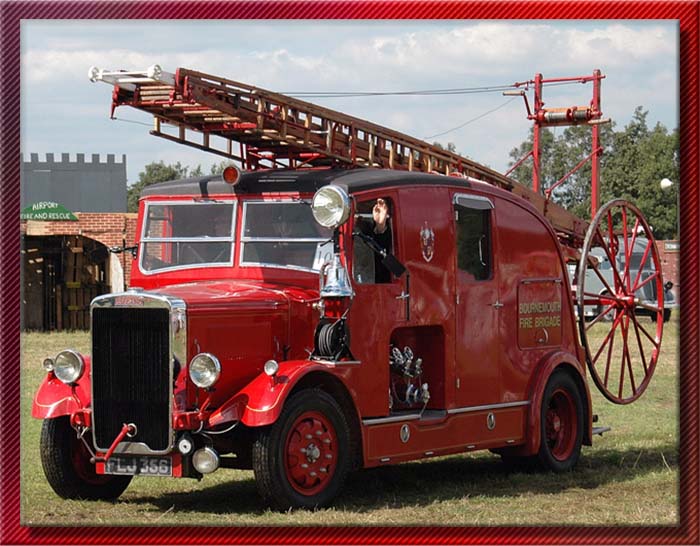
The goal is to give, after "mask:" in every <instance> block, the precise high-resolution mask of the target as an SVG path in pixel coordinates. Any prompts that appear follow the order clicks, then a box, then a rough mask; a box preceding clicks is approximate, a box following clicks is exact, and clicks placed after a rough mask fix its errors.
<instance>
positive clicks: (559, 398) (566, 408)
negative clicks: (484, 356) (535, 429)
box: [545, 389, 578, 461]
mask: <svg viewBox="0 0 700 546" xmlns="http://www.w3.org/2000/svg"><path fill="white" fill-rule="evenodd" d="M577 427H578V422H577V419H576V406H575V404H574V400H573V398H572V397H571V394H570V393H569V391H567V390H565V389H557V390H555V391H554V392H553V393H552V397H551V398H550V401H549V407H548V408H547V415H546V418H545V436H546V442H547V444H548V445H549V449H550V452H551V453H552V456H553V457H554V458H555V459H557V460H558V461H565V460H566V459H568V458H569V457H570V456H571V454H572V453H573V451H574V446H575V444H576V434H577Z"/></svg>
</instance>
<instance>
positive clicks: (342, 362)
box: [309, 358, 362, 366]
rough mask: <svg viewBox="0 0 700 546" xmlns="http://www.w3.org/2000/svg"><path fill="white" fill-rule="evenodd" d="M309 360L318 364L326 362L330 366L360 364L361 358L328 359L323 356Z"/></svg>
mask: <svg viewBox="0 0 700 546" xmlns="http://www.w3.org/2000/svg"><path fill="white" fill-rule="evenodd" d="M309 360H311V362H318V363H319V364H328V365H330V366H345V365H347V366H351V365H353V366H354V365H357V364H362V361H361V360H328V359H325V358H311V359H309Z"/></svg>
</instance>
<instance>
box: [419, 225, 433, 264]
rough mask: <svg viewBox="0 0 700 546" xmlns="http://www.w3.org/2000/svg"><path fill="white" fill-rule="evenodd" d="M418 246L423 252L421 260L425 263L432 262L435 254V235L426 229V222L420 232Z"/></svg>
mask: <svg viewBox="0 0 700 546" xmlns="http://www.w3.org/2000/svg"><path fill="white" fill-rule="evenodd" d="M420 246H421V250H422V251H423V259H424V260H425V261H426V262H429V261H430V260H432V259H433V254H434V252H435V233H434V232H433V230H432V229H430V228H429V227H428V222H427V221H426V222H425V223H424V225H423V228H422V229H421V230H420Z"/></svg>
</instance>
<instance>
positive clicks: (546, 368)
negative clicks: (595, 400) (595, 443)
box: [513, 351, 593, 455]
mask: <svg viewBox="0 0 700 546" xmlns="http://www.w3.org/2000/svg"><path fill="white" fill-rule="evenodd" d="M560 366H563V367H566V369H567V370H569V371H570V372H572V373H574V374H575V375H576V378H577V379H578V380H579V383H580V384H581V385H582V386H583V389H582V394H583V403H584V408H583V417H584V420H585V423H584V428H583V442H584V443H585V444H586V445H590V444H591V437H592V428H591V427H592V426H593V424H592V423H593V417H592V410H591V392H590V390H589V389H588V383H587V381H586V377H585V376H584V374H583V372H582V366H581V364H579V362H578V361H577V360H576V357H575V356H574V355H572V354H570V353H567V352H563V351H556V352H553V353H550V354H548V355H547V356H545V357H544V358H543V359H542V361H541V362H540V365H539V366H538V368H537V371H536V373H535V374H534V376H533V378H532V382H531V384H530V385H531V386H530V393H529V399H530V406H529V408H528V415H527V424H526V427H527V442H526V443H525V444H524V445H522V446H520V447H518V448H515V449H514V450H513V454H517V455H534V454H536V453H537V452H538V451H539V449H540V441H541V438H540V436H541V434H540V431H541V427H540V407H541V406H542V397H543V396H544V389H545V387H546V386H547V381H549V377H550V376H551V375H552V373H553V372H554V370H555V369H557V368H559V367H560Z"/></svg>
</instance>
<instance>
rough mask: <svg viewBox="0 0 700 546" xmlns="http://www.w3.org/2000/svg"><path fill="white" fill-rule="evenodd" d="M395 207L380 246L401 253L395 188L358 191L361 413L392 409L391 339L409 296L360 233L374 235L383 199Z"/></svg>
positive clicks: (351, 318)
mask: <svg viewBox="0 0 700 546" xmlns="http://www.w3.org/2000/svg"><path fill="white" fill-rule="evenodd" d="M380 198H381V199H382V200H383V201H384V202H385V203H386V204H387V206H388V208H389V217H388V221H387V229H388V233H387V234H386V235H387V236H386V237H383V238H381V239H379V241H381V243H378V244H379V246H384V250H386V251H387V252H390V253H392V254H394V255H395V256H397V258H398V259H399V260H400V259H401V249H400V248H399V244H398V243H399V240H400V237H398V232H399V230H400V218H399V214H400V211H399V208H398V199H397V195H396V193H395V192H394V191H391V190H386V189H385V190H381V191H376V192H367V193H365V194H362V195H356V196H355V209H354V217H353V233H355V234H356V235H354V236H353V237H352V253H351V254H352V263H351V264H350V265H351V267H350V274H351V275H352V279H353V290H354V292H355V297H354V299H353V301H352V307H351V309H350V311H349V313H348V326H349V327H350V332H351V340H350V347H351V350H352V353H353V356H354V357H355V358H356V359H358V360H359V361H361V362H362V364H361V365H360V366H359V367H358V368H357V370H356V374H357V375H356V377H357V379H358V382H359V385H358V391H360V392H362V396H361V397H360V399H359V405H360V413H361V414H362V415H363V416H382V415H387V414H388V413H389V365H388V362H389V340H390V336H391V332H392V331H393V330H394V329H395V328H396V327H397V326H401V325H404V324H405V322H406V302H405V299H404V298H403V297H402V293H403V289H404V279H403V278H400V279H399V278H396V277H395V276H394V275H392V274H391V273H390V272H389V271H388V270H386V269H383V267H384V266H383V265H382V264H381V259H379V258H377V257H376V255H375V253H374V252H373V251H372V250H371V248H370V247H369V246H368V245H367V244H365V243H364V242H363V240H362V238H361V237H359V236H358V235H357V233H360V232H361V233H363V234H365V235H366V236H369V237H371V238H374V235H375V234H376V233H375V231H374V227H375V226H374V222H373V219H372V216H373V213H372V211H373V208H374V205H375V204H376V202H377V199H380Z"/></svg>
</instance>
